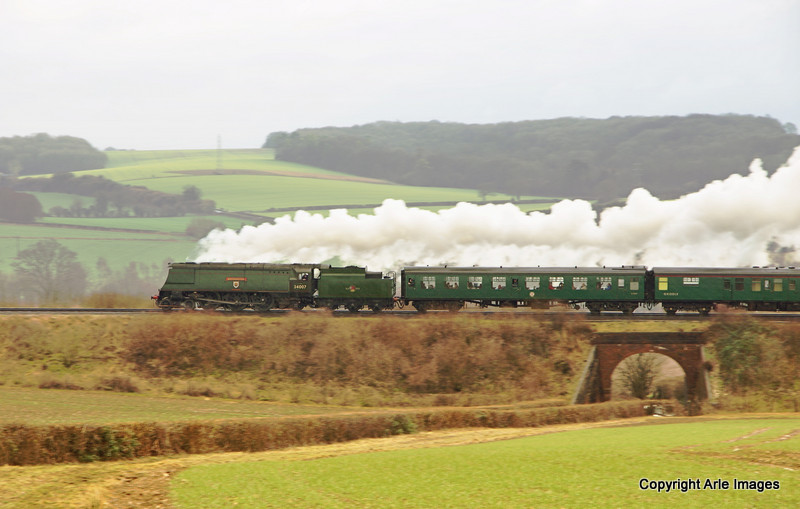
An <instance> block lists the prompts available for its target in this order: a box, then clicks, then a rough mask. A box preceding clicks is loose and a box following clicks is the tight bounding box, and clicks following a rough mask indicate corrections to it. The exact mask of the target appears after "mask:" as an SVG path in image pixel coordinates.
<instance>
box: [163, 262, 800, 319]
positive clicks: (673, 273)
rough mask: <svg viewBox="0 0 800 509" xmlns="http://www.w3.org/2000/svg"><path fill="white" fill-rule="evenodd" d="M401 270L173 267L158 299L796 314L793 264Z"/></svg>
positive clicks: (173, 303) (232, 305)
mask: <svg viewBox="0 0 800 509" xmlns="http://www.w3.org/2000/svg"><path fill="white" fill-rule="evenodd" d="M399 282H400V294H399V295H396V294H397V278H396V275H395V273H391V272H390V273H388V274H382V273H381V272H370V271H368V270H367V269H366V268H365V267H354V266H349V267H332V266H330V265H325V264H297V263H295V264H267V263H173V264H170V267H169V273H168V275H167V280H166V282H165V283H164V286H163V287H162V288H161V289H160V290H159V291H158V294H156V295H154V296H153V297H152V298H153V299H154V300H155V303H156V305H157V306H158V307H159V308H161V309H165V310H169V309H175V308H184V309H221V310H230V311H240V310H244V309H252V310H254V311H259V312H261V311H267V310H269V309H273V308H280V309H303V308H304V307H306V306H308V307H315V308H321V307H326V308H330V309H339V308H345V309H347V310H349V311H352V312H357V311H360V310H362V309H365V308H367V309H371V310H373V311H375V312H380V311H383V310H387V309H392V308H394V307H395V306H398V307H402V306H404V305H407V304H408V305H412V306H413V307H414V308H415V309H416V310H417V311H419V312H425V311H428V310H448V311H458V310H460V309H462V308H463V307H464V305H465V304H466V303H474V304H477V305H479V306H481V307H489V306H497V307H521V306H525V307H532V308H547V307H549V306H551V305H554V304H568V305H572V306H576V307H579V308H581V307H582V308H586V309H588V310H589V311H590V312H591V313H593V314H599V313H601V312H603V311H617V312H622V313H624V314H630V313H632V312H633V311H634V310H635V309H636V308H638V307H639V306H644V307H647V308H652V307H654V306H656V305H658V304H660V305H661V306H662V307H663V309H664V311H665V312H666V313H667V314H675V313H677V312H678V311H692V312H697V313H700V314H704V315H706V314H708V313H709V312H710V311H711V310H713V309H715V308H717V307H718V306H720V305H724V306H727V307H742V308H745V309H747V310H749V311H800V270H798V269H796V268H795V267H781V268H776V267H753V268H750V269H742V268H728V269H725V268H681V267H666V268H665V267H661V268H659V267H656V268H653V269H647V268H646V267H643V266H622V267H608V268H607V267H602V268H599V267H569V268H565V267H448V266H441V267H405V268H403V270H402V271H401V274H400V281H399Z"/></svg>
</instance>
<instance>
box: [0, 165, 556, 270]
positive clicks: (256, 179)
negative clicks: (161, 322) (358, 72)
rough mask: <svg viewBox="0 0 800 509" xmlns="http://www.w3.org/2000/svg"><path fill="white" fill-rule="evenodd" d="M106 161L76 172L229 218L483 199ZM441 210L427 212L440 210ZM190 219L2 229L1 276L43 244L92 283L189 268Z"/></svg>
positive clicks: (77, 221) (342, 179)
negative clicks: (57, 249)
mask: <svg viewBox="0 0 800 509" xmlns="http://www.w3.org/2000/svg"><path fill="white" fill-rule="evenodd" d="M107 155H108V157H109V162H108V167H107V168H105V169H102V170H90V171H84V172H77V173H76V175H79V176H80V175H102V176H104V177H106V178H109V179H111V180H114V181H117V182H120V183H123V184H129V185H138V186H144V187H147V188H149V189H154V190H159V191H164V192H168V193H178V194H180V193H181V192H182V191H183V189H184V188H185V187H186V186H189V185H192V186H196V187H198V188H199V189H200V190H201V191H202V195H203V198H206V199H211V200H214V201H215V202H216V204H217V207H218V208H220V209H223V210H224V211H228V212H247V213H251V214H254V215H256V216H260V217H263V218H264V219H269V218H274V217H279V216H283V215H286V214H289V215H292V214H293V213H294V212H293V211H288V212H287V211H276V210H272V209H286V208H298V207H323V209H322V210H319V211H315V212H318V213H320V214H323V215H327V214H328V209H329V208H341V207H342V206H349V205H354V207H351V209H352V210H350V213H351V214H359V213H367V214H371V213H372V212H373V207H375V206H377V205H379V204H380V203H382V202H383V201H384V200H385V199H387V198H394V199H402V200H405V201H406V202H408V203H445V202H446V203H457V202H460V201H469V202H475V201H478V200H479V199H480V196H479V194H478V192H477V191H473V190H469V189H455V188H428V187H413V186H401V185H394V184H391V183H389V182H383V181H376V180H374V179H368V178H361V177H357V176H353V175H347V174H343V173H338V172H333V171H328V170H323V169H320V168H314V167H311V166H304V165H300V164H294V163H287V162H283V161H276V160H275V159H274V154H273V152H272V150H267V149H241V150H221V151H217V150H160V151H159V150H155V151H109V152H107ZM34 178H40V177H38V176H37V177H34ZM35 194H36V196H37V198H38V199H39V200H40V202H41V203H42V206H43V208H44V210H45V211H47V210H49V209H50V208H52V207H54V206H61V207H65V208H69V207H70V205H72V203H73V202H74V201H76V200H80V201H81V203H82V205H83V207H88V206H90V205H91V204H92V203H93V201H94V200H93V199H92V198H89V197H81V196H77V195H70V194H62V193H35ZM510 198H511V197H510V196H507V195H498V194H492V195H489V196H488V199H489V200H493V201H500V202H502V201H507V200H509V199H510ZM521 198H523V199H525V198H528V199H529V198H536V197H521ZM553 201H555V200H553ZM443 207H444V206H430V207H426V208H430V209H434V210H436V209H440V208H443ZM521 208H522V209H523V210H525V211H532V210H543V209H547V208H549V204H548V203H544V204H542V203H535V204H525V205H522V206H521ZM191 219H193V217H189V216H187V217H178V218H171V217H169V218H99V219H98V218H44V219H42V220H41V221H40V222H39V223H37V224H35V225H13V224H7V223H0V271H3V272H9V271H10V270H11V265H10V262H11V260H12V259H13V258H14V257H15V256H16V255H17V253H18V252H19V250H21V249H25V248H26V247H29V246H30V245H32V244H34V243H35V242H37V241H39V240H43V239H56V240H58V241H59V242H61V243H62V244H64V245H65V246H66V247H67V248H69V249H71V250H73V251H75V252H76V253H77V254H78V259H79V261H80V262H81V263H83V264H84V266H85V267H86V269H87V270H88V271H89V273H90V278H93V277H94V275H93V274H92V271H93V267H94V266H95V264H96V262H97V258H98V257H100V256H102V257H104V258H105V259H106V260H107V262H108V263H109V265H110V266H111V267H112V269H120V268H123V267H126V266H127V265H128V264H129V263H130V262H132V261H135V262H142V263H145V264H147V265H152V264H160V265H164V262H165V260H168V259H169V260H175V261H183V260H185V259H186V258H187V257H190V256H192V254H193V252H194V249H195V248H196V242H195V241H194V240H192V239H190V238H189V237H187V236H186V235H184V232H185V229H186V225H187V224H188V222H189V221H191ZM210 219H213V220H215V221H220V222H222V223H224V224H225V225H226V226H227V227H229V228H234V229H237V228H240V227H241V226H242V225H244V224H253V222H254V221H248V220H243V219H239V218H234V217H226V216H225V215H224V214H219V215H215V216H211V217H210ZM256 222H257V221H256ZM56 224H67V225H72V226H73V228H70V229H63V228H56V227H55V226H54V225H56ZM43 225H51V226H43ZM99 229H106V230H105V231H101V230H99ZM125 230H150V231H153V232H157V233H142V232H139V231H125ZM164 234H169V235H164Z"/></svg>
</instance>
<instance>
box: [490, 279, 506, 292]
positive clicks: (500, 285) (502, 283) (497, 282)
mask: <svg viewBox="0 0 800 509" xmlns="http://www.w3.org/2000/svg"><path fill="white" fill-rule="evenodd" d="M505 287H506V277H505V276H494V277H492V288H494V289H495V290H502V289H504V288H505Z"/></svg>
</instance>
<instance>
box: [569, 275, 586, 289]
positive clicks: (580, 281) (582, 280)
mask: <svg viewBox="0 0 800 509" xmlns="http://www.w3.org/2000/svg"><path fill="white" fill-rule="evenodd" d="M588 287H589V278H587V277H583V276H579V277H574V278H572V289H573V290H586V289H587V288H588Z"/></svg>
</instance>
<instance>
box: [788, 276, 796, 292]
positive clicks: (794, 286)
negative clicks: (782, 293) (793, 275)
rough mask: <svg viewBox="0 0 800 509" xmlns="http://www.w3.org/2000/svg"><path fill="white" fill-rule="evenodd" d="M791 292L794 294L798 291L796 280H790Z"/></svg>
mask: <svg viewBox="0 0 800 509" xmlns="http://www.w3.org/2000/svg"><path fill="white" fill-rule="evenodd" d="M789 290H790V291H792V292H793V291H795V290H797V283H796V282H795V280H794V279H790V280H789Z"/></svg>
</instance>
